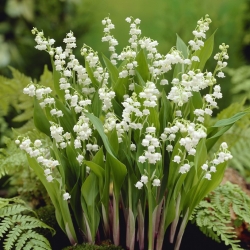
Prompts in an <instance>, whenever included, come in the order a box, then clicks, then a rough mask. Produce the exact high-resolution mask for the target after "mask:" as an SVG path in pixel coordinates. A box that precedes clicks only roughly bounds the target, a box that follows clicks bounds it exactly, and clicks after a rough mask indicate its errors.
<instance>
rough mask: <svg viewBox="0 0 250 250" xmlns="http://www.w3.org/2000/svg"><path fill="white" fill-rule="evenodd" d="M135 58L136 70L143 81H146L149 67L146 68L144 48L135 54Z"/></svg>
mask: <svg viewBox="0 0 250 250" xmlns="http://www.w3.org/2000/svg"><path fill="white" fill-rule="evenodd" d="M135 60H136V61H137V63H138V66H137V67H136V71H138V72H139V74H140V75H141V77H142V79H143V80H144V82H147V81H148V80H149V69H148V62H147V58H146V56H145V53H144V50H143V49H141V50H140V51H139V53H138V54H137V56H136V58H135Z"/></svg>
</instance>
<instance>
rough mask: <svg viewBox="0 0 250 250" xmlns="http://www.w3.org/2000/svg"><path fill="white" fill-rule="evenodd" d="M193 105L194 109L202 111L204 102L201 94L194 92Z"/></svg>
mask: <svg viewBox="0 0 250 250" xmlns="http://www.w3.org/2000/svg"><path fill="white" fill-rule="evenodd" d="M192 94H193V95H192V97H191V100H192V104H193V106H194V109H201V108H202V107H203V100H202V96H201V93H200V92H193V93H192Z"/></svg>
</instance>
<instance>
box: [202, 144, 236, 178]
mask: <svg viewBox="0 0 250 250" xmlns="http://www.w3.org/2000/svg"><path fill="white" fill-rule="evenodd" d="M232 158H233V156H232V155H231V153H230V152H229V150H228V146H227V143H226V142H223V143H222V144H221V145H220V148H219V151H218V153H217V154H216V155H215V157H214V159H213V160H212V161H211V162H210V163H208V162H207V163H205V164H203V165H202V166H201V168H202V170H203V171H204V173H205V174H204V178H206V179H208V180H211V176H212V175H211V174H212V173H215V172H216V166H218V165H219V164H221V163H224V162H225V161H228V160H230V159H232Z"/></svg>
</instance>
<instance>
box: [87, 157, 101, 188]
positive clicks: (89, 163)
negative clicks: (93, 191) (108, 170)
mask: <svg viewBox="0 0 250 250" xmlns="http://www.w3.org/2000/svg"><path fill="white" fill-rule="evenodd" d="M84 163H85V164H86V165H87V166H88V167H89V168H90V169H91V171H92V172H93V173H94V174H95V175H96V176H97V177H98V179H99V188H100V191H102V192H103V186H104V178H105V170H104V169H103V168H102V167H101V166H100V165H98V164H96V163H94V162H93V161H84Z"/></svg>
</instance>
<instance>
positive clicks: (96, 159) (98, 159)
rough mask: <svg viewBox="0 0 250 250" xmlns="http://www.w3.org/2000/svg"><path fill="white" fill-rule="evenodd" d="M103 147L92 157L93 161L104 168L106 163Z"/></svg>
mask: <svg viewBox="0 0 250 250" xmlns="http://www.w3.org/2000/svg"><path fill="white" fill-rule="evenodd" d="M103 157H104V155H103V148H102V147H101V148H100V149H99V150H98V152H97V153H96V154H95V156H94V157H93V159H92V162H94V163H96V164H98V165H99V166H101V167H102V168H104V166H105V164H104V161H103Z"/></svg>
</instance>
